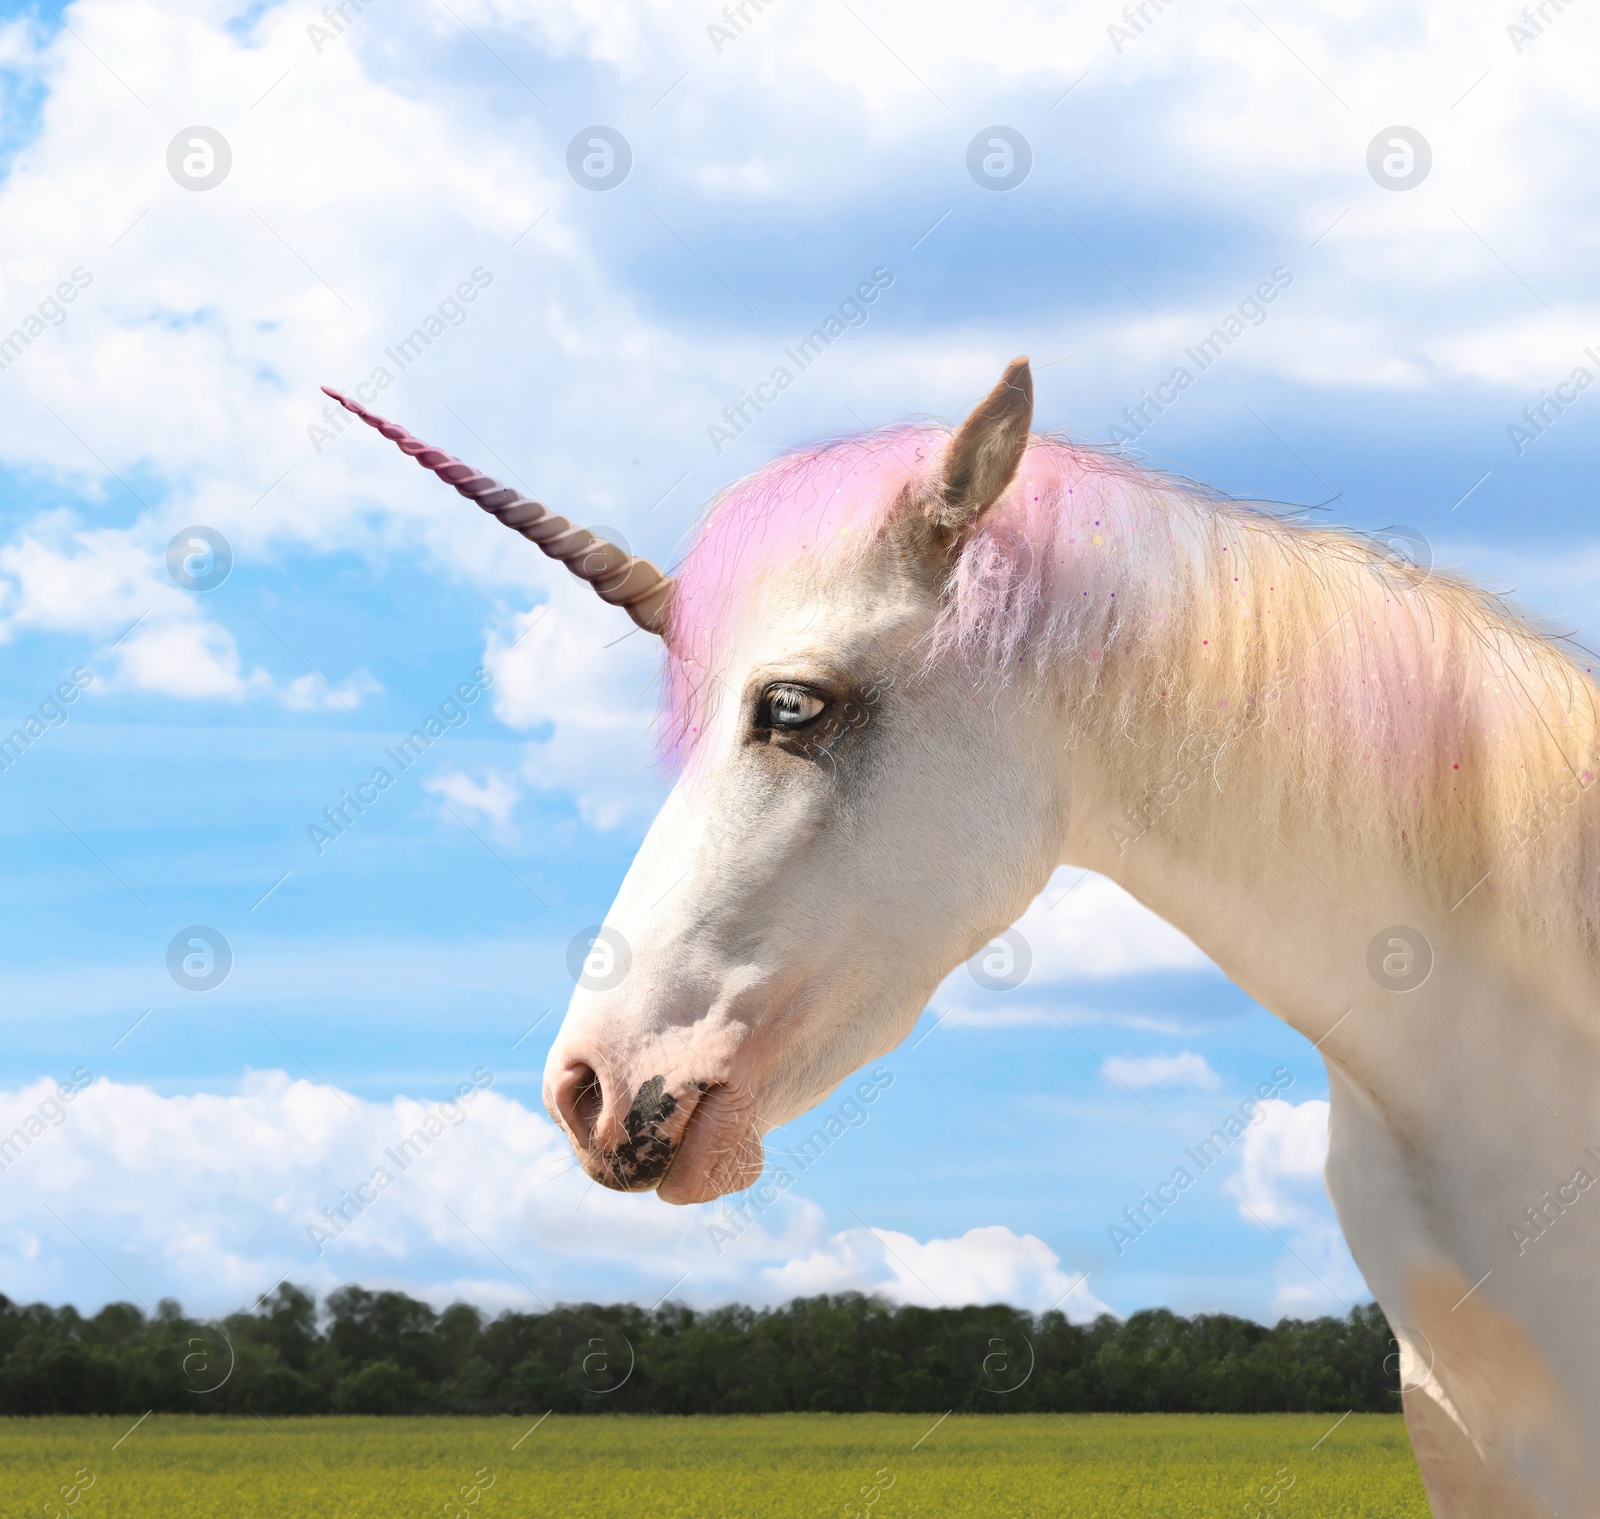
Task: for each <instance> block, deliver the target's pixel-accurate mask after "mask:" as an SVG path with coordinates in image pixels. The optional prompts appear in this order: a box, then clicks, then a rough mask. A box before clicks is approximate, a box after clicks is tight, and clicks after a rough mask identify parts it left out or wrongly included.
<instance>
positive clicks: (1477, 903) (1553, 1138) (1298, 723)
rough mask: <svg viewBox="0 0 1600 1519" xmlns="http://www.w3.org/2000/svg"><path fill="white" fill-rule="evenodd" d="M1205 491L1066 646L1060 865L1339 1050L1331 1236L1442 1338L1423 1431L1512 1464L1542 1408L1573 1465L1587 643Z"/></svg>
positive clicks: (1584, 991)
mask: <svg viewBox="0 0 1600 1519" xmlns="http://www.w3.org/2000/svg"><path fill="white" fill-rule="evenodd" d="M1207 511H1208V512H1210V513H1211V515H1210V516H1209V517H1207V518H1198V517H1197V518H1194V519H1192V520H1190V521H1188V522H1187V524H1186V527H1187V529H1188V534H1189V536H1188V539H1187V542H1186V543H1185V542H1182V541H1180V543H1179V549H1180V550H1181V551H1175V552H1171V553H1166V554H1165V555H1164V556H1163V554H1162V553H1160V552H1157V559H1158V560H1159V561H1160V562H1161V566H1162V571H1163V573H1162V574H1161V575H1155V576H1145V577H1142V578H1139V579H1135V578H1134V577H1129V578H1128V581H1127V584H1126V586H1125V588H1124V594H1122V595H1119V597H1118V601H1119V603H1123V602H1126V603H1127V605H1126V606H1125V607H1124V606H1121V605H1119V607H1118V610H1117V613H1116V614H1115V616H1110V615H1108V616H1106V618H1105V619H1104V621H1103V625H1102V626H1101V627H1100V628H1099V629H1098V630H1097V632H1096V634H1095V638H1096V640H1097V642H1096V645H1095V646H1094V647H1090V648H1088V649H1083V648H1081V647H1080V648H1079V649H1078V650H1076V651H1074V652H1075V655H1076V657H1075V658H1074V657H1071V655H1067V654H1066V653H1065V651H1064V657H1063V658H1062V660H1061V661H1060V665H1059V668H1058V672H1057V673H1058V677H1059V689H1060V696H1061V700H1060V703H1059V706H1058V708H1057V709H1056V710H1058V711H1059V712H1060V713H1061V714H1062V716H1061V719H1060V721H1061V723H1062V724H1063V729H1064V731H1063V730H1056V731H1054V732H1053V733H1052V734H1051V741H1052V742H1057V743H1062V744H1063V748H1064V752H1065V762H1064V765H1063V786H1064V787H1070V792H1071V795H1072V798H1073V805H1072V813H1071V816H1072V822H1071V825H1070V828H1069V832H1068V836H1067V839H1066V841H1065V844H1064V848H1063V854H1062V858H1063V862H1064V863H1068V864H1075V865H1081V866H1084V867H1087V868H1090V869H1094V870H1097V871H1100V872H1102V873H1104V874H1106V875H1108V876H1110V877H1111V878H1112V879H1113V880H1115V881H1117V882H1118V883H1119V884H1121V885H1122V886H1124V887H1125V888H1126V889H1127V890H1128V891H1129V892H1131V893H1132V894H1133V895H1134V896H1135V897H1137V898H1138V899H1139V900H1141V901H1142V902H1144V903H1145V904H1146V905H1147V906H1148V907H1150V908H1151V909H1152V910H1153V911H1155V912H1156V913H1157V914H1159V915H1160V916H1161V917H1162V918H1164V919H1166V920H1167V921H1168V922H1170V923H1172V924H1174V925H1175V926H1176V927H1178V928H1180V929H1182V930H1183V931H1184V932H1185V933H1187V934H1188V935H1189V937H1190V938H1191V939H1193V940H1194V942H1195V943H1196V944H1197V945H1198V946H1199V947H1200V948H1201V949H1202V950H1204V951H1205V952H1206V953H1207V954H1208V955H1210V956H1211V958H1212V959H1213V960H1214V961H1215V962H1216V963H1217V965H1218V966H1220V967H1221V969H1222V970H1223V971H1224V972H1225V973H1226V974H1227V975H1228V976H1229V977H1230V978H1231V979H1232V980H1233V981H1235V982H1236V983H1237V984H1238V985H1239V986H1240V987H1242V988H1243V989H1244V990H1245V991H1246V992H1247V993H1249V994H1250V995H1251V996H1252V997H1254V998H1255V999H1256V1000H1257V1001H1258V1002H1260V1003H1261V1004H1262V1005H1263V1006H1265V1007H1267V1008H1269V1009H1270V1010H1271V1011H1273V1012H1274V1013H1276V1014H1277V1015H1278V1016H1279V1017H1281V1018H1282V1019H1284V1021H1286V1022H1287V1023H1289V1024H1290V1025H1291V1026H1292V1027H1294V1028H1296V1029H1297V1030H1299V1032H1301V1033H1302V1034H1304V1035H1305V1036H1306V1038H1307V1039H1308V1040H1310V1041H1312V1042H1313V1043H1314V1044H1315V1045H1316V1046H1317V1053H1318V1054H1320V1055H1321V1056H1322V1057H1323V1059H1324V1060H1325V1061H1326V1062H1327V1065H1328V1070H1329V1082H1330V1088H1331V1093H1332V1113H1331V1140H1330V1152H1329V1161H1328V1171H1327V1175H1328V1182H1329V1190H1330V1193H1331V1195H1332V1196H1333V1199H1334V1202H1335V1205H1336V1207H1337V1208H1338V1211H1339V1215H1340V1220H1341V1223H1342V1224H1343V1226H1344V1230H1345V1234H1346V1237H1347V1239H1348V1240H1349V1242H1350V1245H1351V1249H1352V1251H1353V1253H1354V1254H1355V1257H1356V1259H1357V1261H1358V1263H1359V1264H1360V1266H1361V1268H1362V1270H1363V1272H1364V1274H1365V1276H1366V1279H1367V1282H1368V1285H1369V1286H1370V1287H1371V1288H1372V1290H1373V1292H1374V1293H1375V1294H1376V1296H1377V1298H1378V1300H1379V1302H1380V1303H1381V1304H1382V1306H1383V1307H1384V1310H1385V1312H1386V1313H1387V1314H1388V1317H1389V1320H1390V1323H1391V1324H1392V1325H1394V1326H1396V1332H1397V1334H1399V1335H1400V1336H1401V1338H1402V1339H1407V1337H1408V1336H1410V1339H1408V1341H1407V1343H1408V1344H1409V1345H1410V1347H1411V1351H1412V1353H1414V1354H1421V1353H1422V1352H1421V1350H1420V1349H1419V1348H1418V1347H1419V1346H1422V1345H1426V1346H1427V1356H1428V1358H1429V1362H1430V1365H1431V1364H1432V1360H1433V1358H1435V1357H1437V1358H1439V1360H1440V1364H1439V1367H1438V1369H1437V1371H1436V1372H1434V1373H1430V1374H1429V1376H1428V1378H1427V1379H1426V1385H1425V1386H1424V1385H1422V1384H1420V1383H1419V1384H1418V1386H1419V1390H1418V1391H1417V1393H1416V1395H1415V1396H1410V1395H1408V1400H1407V1410H1408V1418H1411V1419H1412V1421H1413V1431H1414V1433H1415V1432H1416V1431H1417V1430H1418V1429H1426V1430H1427V1431H1429V1432H1430V1433H1429V1434H1428V1436H1427V1438H1428V1440H1430V1441H1431V1440H1435V1438H1436V1439H1437V1442H1439V1443H1437V1447H1436V1448H1437V1449H1439V1450H1444V1449H1447V1448H1452V1449H1453V1446H1452V1444H1451V1442H1453V1441H1456V1440H1458V1439H1460V1438H1462V1437H1461V1436H1460V1434H1459V1430H1458V1426H1457V1424H1456V1423H1454V1422H1452V1421H1454V1420H1455V1419H1456V1416H1457V1415H1460V1416H1461V1418H1462V1419H1463V1420H1464V1421H1465V1423H1466V1424H1469V1425H1471V1426H1472V1428H1473V1429H1474V1430H1477V1431H1478V1432H1479V1433H1480V1434H1481V1433H1483V1431H1484V1430H1489V1431H1490V1434H1489V1435H1487V1436H1485V1438H1491V1439H1492V1443H1493V1444H1494V1448H1495V1449H1496V1451H1497V1452H1499V1451H1502V1450H1503V1451H1505V1452H1506V1453H1507V1454H1506V1459H1507V1460H1510V1459H1513V1456H1512V1453H1513V1452H1514V1451H1515V1450H1518V1449H1521V1450H1526V1451H1531V1450H1533V1449H1534V1446H1533V1445H1532V1444H1530V1443H1529V1442H1530V1441H1531V1440H1533V1439H1534V1438H1535V1434H1537V1438H1538V1440H1540V1441H1548V1444H1547V1445H1540V1446H1539V1449H1540V1450H1542V1451H1544V1453H1545V1456H1547V1457H1548V1458H1549V1459H1550V1460H1551V1461H1552V1462H1556V1463H1566V1464H1567V1465H1568V1467H1570V1470H1571V1471H1572V1472H1577V1471H1578V1470H1579V1465H1578V1464H1576V1463H1582V1466H1583V1470H1585V1471H1587V1470H1589V1467H1588V1465H1587V1461H1588V1458H1587V1456H1585V1455H1584V1454H1583V1453H1584V1452H1585V1451H1588V1450H1592V1449H1600V1330H1597V1329H1596V1327H1595V1324H1594V1318H1593V1315H1592V1313H1590V1312H1589V1310H1588V1307H1587V1299H1588V1293H1589V1286H1590V1272H1591V1270H1592V1268H1591V1266H1590V1264H1589V1263H1591V1262H1592V1261H1593V1260H1594V1259H1595V1258H1596V1254H1597V1253H1600V1190H1597V1191H1596V1192H1595V1194H1594V1198H1595V1199H1596V1200H1591V1201H1589V1202H1588V1204H1587V1206H1586V1207H1584V1206H1574V1205H1569V1204H1565V1203H1563V1202H1562V1201H1561V1199H1562V1198H1566V1197H1568V1196H1569V1194H1570V1197H1571V1198H1573V1199H1575V1198H1577V1197H1579V1196H1580V1195H1586V1194H1587V1189H1588V1188H1589V1187H1590V1186H1593V1185H1595V1184H1596V1183H1600V1111H1597V1108H1600V1102H1597V1094H1600V1020H1596V1019H1595V1017H1594V1013H1593V1009H1594V1006H1595V1002H1596V997H1597V994H1600V974H1597V968H1596V956H1595V949H1594V946H1595V943H1596V931H1595V930H1596V921H1595V919H1596V901H1595V889H1594V883H1595V882H1596V879H1597V876H1596V871H1597V865H1600V847H1597V842H1596V837H1595V833H1596V830H1595V828H1594V825H1593V822H1592V819H1591V814H1592V811H1593V808H1594V807H1595V805H1596V803H1595V799H1594V798H1592V797H1590V796H1589V795H1588V791H1589V789H1590V786H1591V784H1592V782H1593V780H1594V776H1595V772H1596V771H1597V770H1600V762H1597V760H1596V752H1597V737H1600V724H1597V721H1596V711H1595V700H1594V690H1593V688H1592V686H1591V685H1590V684H1589V682H1588V680H1587V678H1586V675H1587V672H1586V671H1584V670H1582V669H1581V668H1579V667H1577V666H1575V665H1574V664H1573V662H1572V661H1571V660H1570V659H1568V658H1567V656H1566V655H1565V654H1564V653H1563V652H1562V651H1560V650H1559V649H1558V648H1557V647H1555V646H1554V645H1553V644H1551V643H1550V642H1548V641H1546V640H1544V639H1542V638H1540V637H1538V636H1536V635H1535V634H1534V633H1532V632H1531V631H1530V630H1529V629H1528V628H1527V627H1526V626H1523V625H1521V624H1518V623H1517V622H1515V621H1514V620H1513V619H1511V618H1510V617H1508V616H1507V615H1506V614H1505V613H1504V612H1503V610H1501V609H1500V608H1498V607H1497V606H1496V605H1495V604H1494V603H1493V602H1492V601H1491V600H1489V599H1488V598H1485V597H1483V596H1481V595H1479V594H1478V593H1477V592H1474V591H1473V590H1471V588H1470V587H1467V586H1464V585H1462V584H1460V583H1458V582H1454V581H1450V580H1447V579H1445V578H1443V577H1439V576H1431V577H1424V576H1422V575H1420V574H1419V573H1417V572H1416V571H1414V570H1411V569H1409V568H1407V567H1403V566H1395V565H1389V564H1386V563H1384V562H1383V561H1381V560H1380V559H1377V558H1376V557H1375V556H1373V555H1371V554H1369V553H1367V552H1366V551H1364V550H1358V549H1357V548H1353V547H1352V546H1351V545H1350V544H1349V543H1347V542H1346V541H1344V540H1340V539H1338V538H1337V537H1336V536H1335V535H1331V534H1315V533H1305V532H1303V531H1302V530H1299V529H1295V528H1292V527H1287V526H1285V525H1283V524H1276V523H1269V524H1262V525H1255V524H1250V523H1247V522H1243V521H1242V520H1241V519H1240V518H1239V517H1238V516H1237V515H1229V514H1227V513H1224V512H1223V511H1221V510H1220V509H1215V508H1207ZM1180 525H1183V524H1180ZM1208 535H1209V536H1208ZM1181 539H1182V534H1180V533H1177V532H1174V533H1172V534H1170V535H1169V538H1168V541H1169V542H1171V541H1174V540H1181ZM1197 544H1198V545H1199V548H1198V549H1197V548H1196V545H1197ZM1201 549H1203V550H1204V551H1203V552H1201V551H1200V550H1201ZM1223 550H1226V551H1227V557H1226V560H1225V561H1224V559H1223ZM1180 571H1181V573H1179V572H1180ZM1158 593H1159V594H1158ZM1080 599H1082V598H1080ZM1090 655H1098V657H1097V658H1090V657H1089V656H1090ZM1063 740H1064V742H1063ZM1591 1147H1593V1148H1591ZM1579 1173H1581V1174H1582V1176H1584V1177H1587V1178H1589V1179H1588V1180H1579V1179H1578V1176H1579ZM1563 1188H1565V1189H1567V1190H1562V1189H1563ZM1574 1189H1576V1190H1574ZM1485 1273H1490V1275H1489V1276H1488V1277H1487V1278H1486V1277H1485ZM1480 1282H1481V1290H1478V1291H1476V1292H1473V1291H1472V1289H1473V1288H1474V1284H1475V1283H1480ZM1469 1293H1470V1294H1471V1298H1470V1302H1468V1301H1467V1297H1468V1294H1469ZM1461 1303H1466V1304H1467V1306H1465V1307H1460V1304H1461ZM1458 1307H1459V1312H1458V1311H1456V1310H1457V1308H1458ZM1580 1323H1581V1324H1582V1326H1583V1327H1582V1329H1581V1330H1575V1329H1574V1328H1573V1327H1572V1326H1574V1325H1578V1324H1580ZM1402 1326H1410V1327H1402ZM1485 1347H1492V1348H1493V1350H1492V1354H1491V1353H1490V1350H1489V1349H1486V1348H1485ZM1496 1388H1503V1389H1511V1388H1514V1389H1516V1395H1515V1396H1514V1397H1513V1396H1511V1395H1510V1394H1509V1393H1508V1394H1507V1395H1506V1397H1505V1398H1504V1399H1501V1398H1500V1397H1499V1394H1498V1392H1491V1391H1486V1389H1496ZM1531 1409H1537V1410H1539V1412H1538V1413H1537V1414H1536V1415H1535V1414H1533V1413H1527V1412H1525V1410H1531ZM1519 1410H1523V1411H1519ZM1524 1419H1531V1420H1533V1423H1531V1424H1527V1423H1523V1422H1519V1421H1522V1420H1524ZM1441 1420H1442V1421H1443V1423H1442V1424H1441V1423H1440V1422H1439V1421H1441ZM1541 1420H1542V1421H1543V1422H1542V1423H1541V1422H1540V1421H1541ZM1446 1426H1448V1427H1446ZM1480 1426H1481V1427H1480ZM1441 1430H1442V1431H1443V1433H1439V1432H1438V1431H1441ZM1519 1440H1520V1441H1522V1442H1523V1443H1522V1444H1521V1445H1518V1444H1517V1442H1518V1441H1519ZM1423 1443H1424V1442H1423V1441H1422V1440H1421V1437H1419V1450H1420V1449H1422V1448H1423ZM1473 1459H1474V1460H1475V1459H1476V1457H1474V1458H1473ZM1508 1469H1509V1468H1508ZM1519 1480H1520V1479H1519ZM1571 1480H1572V1483H1574V1484H1576V1485H1570V1486H1568V1487H1567V1488H1566V1489H1565V1490H1566V1491H1567V1492H1568V1493H1569V1494H1572V1493H1580V1492H1582V1493H1587V1492H1588V1491H1589V1489H1587V1488H1585V1487H1583V1485H1582V1483H1583V1482H1584V1481H1587V1480H1588V1479H1586V1478H1579V1477H1573V1478H1572V1479H1571ZM1514 1497H1515V1495H1514V1494H1512V1493H1511V1492H1510V1490H1509V1489H1508V1491H1507V1494H1506V1495H1505V1502H1504V1503H1502V1504H1501V1507H1499V1508H1494V1507H1493V1505H1492V1504H1491V1506H1490V1507H1489V1508H1486V1509H1484V1510H1482V1512H1483V1513H1491V1512H1493V1513H1508V1512H1520V1510H1518V1509H1517V1508H1516V1507H1515V1504H1514V1502H1513V1498H1514ZM1497 1501H1498V1500H1497ZM1516 1501H1521V1500H1520V1499H1516ZM1507 1504H1511V1506H1509V1507H1508V1506H1506V1505H1507ZM1435 1511H1436V1512H1451V1513H1455V1512H1460V1513H1462V1514H1467V1513H1471V1514H1473V1515H1476V1514H1478V1513H1479V1512H1480V1510H1479V1509H1477V1508H1470V1509H1468V1508H1462V1509H1460V1510H1456V1509H1453V1508H1449V1507H1446V1508H1442V1509H1441V1508H1437V1507H1436V1510H1435ZM1562 1511H1563V1512H1566V1511H1568V1510H1566V1509H1563V1510H1562ZM1571 1511H1574V1512H1576V1511H1579V1510H1578V1509H1577V1508H1574V1509H1573V1510H1571ZM1583 1511H1585V1512H1588V1511H1589V1510H1588V1509H1584V1510H1583Z"/></svg>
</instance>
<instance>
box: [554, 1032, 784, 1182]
mask: <svg viewBox="0 0 1600 1519" xmlns="http://www.w3.org/2000/svg"><path fill="white" fill-rule="evenodd" d="M545 1106H546V1107H547V1108H548V1109H549V1111H550V1116H551V1117H552V1118H554V1119H555V1120H556V1122H557V1123H559V1124H560V1125H561V1127H562V1128H563V1129H564V1130H565V1131H566V1134H567V1137H568V1139H570V1140H571V1141H572V1147H573V1150H574V1151H575V1152H576V1154H577V1156H578V1159H579V1161H580V1163H581V1164H582V1166H583V1169H584V1171H585V1172H587V1173H588V1175H589V1176H590V1177H591V1178H592V1179H593V1180H595V1181H597V1182H599V1183H600V1184H601V1185H602V1186H604V1187H610V1188H611V1189H612V1190H613V1191H616V1192H647V1191H650V1190H652V1189H654V1190H656V1191H657V1192H659V1194H660V1196H661V1197H662V1198H663V1200H665V1201H667V1202H678V1203H689V1202H701V1201H704V1200H705V1199H706V1198H709V1197H717V1196H720V1195H721V1194H722V1193H723V1192H728V1191H733V1190H735V1189H736V1188H737V1187H739V1186H742V1185H747V1184H748V1183H747V1181H746V1180H744V1179H743V1178H746V1177H750V1178H752V1179H753V1177H754V1176H757V1175H759V1174H760V1171H761V1143H760V1140H759V1139H758V1138H757V1137H756V1136H755V1132H754V1128H753V1125H752V1116H753V1113H754V1107H755V1104H754V1101H753V1099H752V1098H751V1096H750V1094H749V1093H748V1092H745V1091H743V1090H741V1089H739V1088H737V1087H735V1086H733V1085H732V1084H730V1083H726V1082H718V1081H710V1080H704V1079H700V1080H696V1079H678V1080H669V1078H668V1077H667V1076H666V1075H663V1074H658V1075H654V1076H651V1077H648V1078H647V1079H645V1080H643V1081H640V1082H638V1083H637V1085H633V1084H631V1083H629V1082H628V1081H627V1080H626V1079H611V1080H608V1079H607V1078H606V1077H604V1076H602V1074H601V1072H600V1070H598V1069H596V1065H595V1064H591V1063H590V1062H589V1061H587V1060H585V1059H583V1058H581V1057H577V1058H571V1059H568V1060H567V1061H565V1062H564V1063H563V1064H562V1065H561V1067H560V1069H559V1070H558V1071H557V1072H556V1074H555V1075H554V1076H553V1077H551V1078H549V1079H548V1080H547V1082H546V1087H545ZM752 1165H753V1167H754V1169H753V1171H752V1169H751V1167H752Z"/></svg>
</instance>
